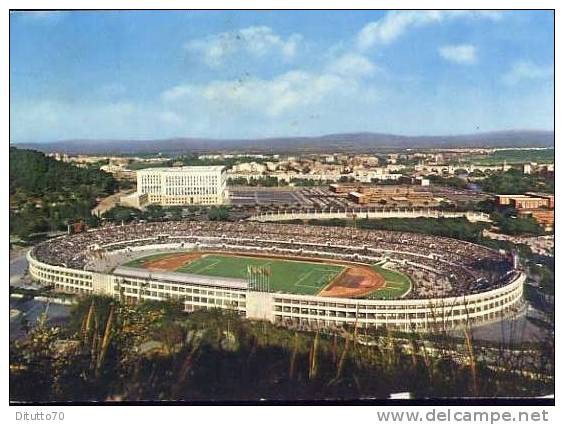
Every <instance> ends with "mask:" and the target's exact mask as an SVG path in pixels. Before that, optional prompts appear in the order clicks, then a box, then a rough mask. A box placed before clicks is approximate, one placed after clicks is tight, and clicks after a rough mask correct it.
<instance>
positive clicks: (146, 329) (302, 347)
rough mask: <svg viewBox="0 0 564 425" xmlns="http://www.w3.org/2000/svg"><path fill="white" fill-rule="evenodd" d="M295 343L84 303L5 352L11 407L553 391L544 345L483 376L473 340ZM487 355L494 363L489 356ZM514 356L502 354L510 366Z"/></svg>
mask: <svg viewBox="0 0 564 425" xmlns="http://www.w3.org/2000/svg"><path fill="white" fill-rule="evenodd" d="M363 338H364V339H366V337H365V336H364V331H362V330H360V329H359V330H355V329H350V330H349V331H348V332H344V333H341V334H339V335H337V334H335V335H323V334H320V333H315V332H297V331H294V330H289V329H285V328H279V327H276V326H274V325H272V324H270V323H267V322H252V321H247V320H244V319H241V318H240V317H238V316H237V315H235V314H234V313H230V312H226V311H223V312H222V311H207V312H204V311H201V312H196V313H192V314H190V315H185V314H183V313H181V312H180V311H179V307H178V306H176V305H174V304H168V303H161V302H145V303H142V304H139V305H136V306H127V305H122V304H120V303H119V302H117V301H114V300H111V299H109V298H101V297H89V298H84V299H82V300H81V301H80V302H79V304H78V305H77V306H76V307H75V308H74V311H73V313H72V317H71V321H70V322H69V324H68V325H67V326H65V327H62V328H51V327H49V326H48V325H47V323H46V322H45V321H44V320H43V321H41V323H39V325H38V326H37V327H36V328H35V329H33V330H31V331H30V333H29V335H28V337H27V338H26V339H25V340H22V341H19V342H15V343H11V346H10V391H11V393H10V399H11V400H13V401H44V402H46V401H90V400H99V401H100V400H106V401H123V400H133V401H143V400H169V401H170V400H177V401H187V402H189V401H198V400H218V401H219V400H259V399H266V400H305V399H308V400H312V399H317V400H327V399H363V398H387V397H388V396H389V394H390V393H392V392H396V391H410V392H412V393H413V394H414V396H415V397H417V398H427V397H467V396H470V397H472V396H475V397H493V396H509V395H511V396H530V395H539V394H546V393H549V392H552V391H553V378H552V376H553V372H552V365H553V363H552V360H551V359H552V355H553V352H552V351H551V347H550V345H545V346H543V347H542V351H540V352H537V355H538V358H537V360H538V366H534V367H533V368H532V369H531V366H530V364H531V363H530V358H531V356H532V354H531V352H530V351H529V352H527V356H528V358H529V362H528V363H527V364H528V366H527V367H525V366H523V364H522V365H521V366H518V362H519V361H521V362H522V361H523V359H520V358H516V357H514V355H513V354H511V352H507V351H503V352H502V351H500V352H498V356H499V358H498V359H497V366H496V367H495V368H492V367H488V366H487V365H486V363H485V361H484V360H483V359H482V357H481V356H480V355H478V352H479V350H478V347H476V346H475V343H474V342H473V340H472V336H471V333H470V332H466V337H465V338H463V339H462V340H461V341H460V340H459V341H458V343H457V345H449V344H443V345H441V346H440V348H437V347H438V346H437V345H435V346H434V348H433V347H431V346H430V345H429V342H426V343H425V342H423V341H422V340H420V339H418V338H417V337H416V335H411V336H406V337H404V338H395V337H393V336H392V335H389V334H387V333H385V332H380V333H379V337H378V338H376V337H374V338H373V341H375V342H374V343H373V344H372V345H366V344H361V343H359V341H360V340H361V339H363ZM494 352H496V351H495V350H494ZM508 353H509V354H508Z"/></svg>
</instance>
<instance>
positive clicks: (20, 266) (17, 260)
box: [10, 248, 29, 286]
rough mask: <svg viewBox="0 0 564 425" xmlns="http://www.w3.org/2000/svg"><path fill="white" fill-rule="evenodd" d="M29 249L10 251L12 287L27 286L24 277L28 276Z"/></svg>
mask: <svg viewBox="0 0 564 425" xmlns="http://www.w3.org/2000/svg"><path fill="white" fill-rule="evenodd" d="M28 250H29V248H26V249H22V248H18V249H15V250H12V251H10V285H12V286H25V279H23V278H24V276H25V275H26V274H27V259H26V258H25V256H26V254H27V251H28Z"/></svg>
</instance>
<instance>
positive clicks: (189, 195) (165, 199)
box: [137, 165, 227, 206]
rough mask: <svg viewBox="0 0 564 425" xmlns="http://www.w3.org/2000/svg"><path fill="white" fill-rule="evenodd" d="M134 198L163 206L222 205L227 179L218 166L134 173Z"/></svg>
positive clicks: (222, 168)
mask: <svg viewBox="0 0 564 425" xmlns="http://www.w3.org/2000/svg"><path fill="white" fill-rule="evenodd" d="M137 195H138V196H140V197H141V196H143V195H147V197H148V203H150V204H158V205H163V206H168V205H214V204H223V203H224V202H225V201H226V199H227V176H226V173H225V169H224V167H223V166H221V165H214V166H203V167H195V166H191V167H173V168H146V169H144V170H139V171H138V172H137Z"/></svg>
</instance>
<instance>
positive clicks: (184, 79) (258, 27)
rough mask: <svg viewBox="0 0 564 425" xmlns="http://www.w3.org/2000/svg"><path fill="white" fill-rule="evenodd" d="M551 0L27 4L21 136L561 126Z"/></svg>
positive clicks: (13, 22)
mask: <svg viewBox="0 0 564 425" xmlns="http://www.w3.org/2000/svg"><path fill="white" fill-rule="evenodd" d="M553 68H554V17H553V13H552V12H551V11H463V10H456V11H445V10H442V11H410V10H402V11H108V12H87V11H84V12H12V14H11V15H10V127H11V134H10V137H11V142H12V143H33V142H35V143H37V142H48V141H56V140H67V139H155V138H156V139H160V138H172V137H210V138H223V139H229V138H259V137H273V136H315V135H324V134H333V133H347V132H378V133H394V134H401V135H449V134H467V133H474V132H483V131H497V130H509V129H540V130H553V115H554V71H553Z"/></svg>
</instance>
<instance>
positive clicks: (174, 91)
mask: <svg viewBox="0 0 564 425" xmlns="http://www.w3.org/2000/svg"><path fill="white" fill-rule="evenodd" d="M355 87H356V83H355V81H354V80H347V79H345V78H344V77H341V76H339V75H336V74H331V73H322V74H313V73H309V72H305V71H290V72H287V73H284V74H281V75H278V76H276V77H274V78H272V79H270V80H264V79H257V78H253V79H248V80H220V81H212V82H210V83H207V84H201V85H198V84H184V85H179V86H175V87H172V88H171V89H169V90H166V91H165V92H163V94H162V99H163V100H164V101H165V102H167V103H169V104H174V103H176V104H181V103H183V102H185V101H189V102H196V103H197V104H201V105H205V107H206V108H211V109H212V110H216V111H218V110H230V111H233V112H234V113H237V111H239V112H250V111H253V112H254V113H257V112H258V113H264V114H266V115H268V116H270V117H276V116H279V115H281V114H282V113H285V112H288V111H292V110H296V109H300V108H304V107H307V106H311V105H315V104H319V103H321V102H323V101H324V100H325V99H326V97H327V96H329V95H331V94H334V93H336V92H343V93H344V92H346V91H348V90H351V89H354V88H355Z"/></svg>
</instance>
